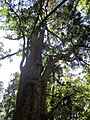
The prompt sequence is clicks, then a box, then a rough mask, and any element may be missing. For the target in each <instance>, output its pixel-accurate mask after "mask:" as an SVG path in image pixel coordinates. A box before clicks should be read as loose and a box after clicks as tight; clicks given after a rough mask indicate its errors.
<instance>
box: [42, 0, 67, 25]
mask: <svg viewBox="0 0 90 120" xmlns="http://www.w3.org/2000/svg"><path fill="white" fill-rule="evenodd" d="M66 1H67V0H63V1H62V2H61V3H60V4H58V5H57V6H56V7H55V8H54V9H53V10H52V11H51V12H50V13H49V14H47V15H46V17H45V18H44V19H43V20H42V21H41V23H40V26H41V25H42V23H44V22H45V21H46V20H47V19H48V18H49V17H50V16H51V15H52V14H53V13H54V12H55V11H56V10H57V9H58V8H59V7H60V6H62V5H63V4H64V3H65V2H66Z"/></svg>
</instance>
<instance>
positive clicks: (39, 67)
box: [1, 0, 90, 120]
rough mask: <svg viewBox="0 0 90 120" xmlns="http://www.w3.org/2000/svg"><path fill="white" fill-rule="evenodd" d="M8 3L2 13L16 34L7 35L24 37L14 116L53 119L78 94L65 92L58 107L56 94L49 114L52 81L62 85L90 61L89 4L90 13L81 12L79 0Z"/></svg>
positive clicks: (23, 119)
mask: <svg viewBox="0 0 90 120" xmlns="http://www.w3.org/2000/svg"><path fill="white" fill-rule="evenodd" d="M4 4H5V6H3V9H2V10H1V14H3V17H5V23H6V24H5V29H7V30H11V31H12V33H13V36H9V35H7V36H6V38H8V39H12V40H20V39H21V40H22V41H23V46H22V47H23V50H22V53H23V56H22V61H21V64H20V69H21V75H20V82H19V89H18V94H17V101H16V111H15V114H14V116H13V120H47V119H52V120H53V119H54V117H55V116H53V112H54V111H56V108H57V107H58V106H59V105H60V104H61V102H62V101H64V102H66V100H67V101H68V102H70V101H71V96H73V94H74V93H73V92H72V93H70V94H68V95H66V94H65V96H64V97H62V101H60V100H59V102H58V103H57V102H56V106H57V107H55V108H54V106H53V105H55V104H53V98H52V101H51V102H52V104H51V108H52V109H50V110H51V111H49V112H48V110H47V108H46V104H47V103H46V100H47V98H48V96H47V91H48V85H49V86H50V85H51V82H52V80H51V79H53V81H54V83H55V84H58V82H62V80H61V77H62V76H64V74H66V75H69V70H67V69H70V68H72V69H75V67H77V66H82V67H87V66H88V65H89V64H88V62H89V52H90V41H89V37H90V36H89V24H90V21H89V17H88V16H89V14H90V13H89V8H88V10H87V12H84V13H83V10H81V11H80V10H79V8H78V7H79V6H80V2H79V0H70V1H68V0H62V1H59V0H53V1H52V2H51V0H33V1H32V0H30V1H27V0H24V1H18V2H17V1H15V0H10V1H9V0H4ZM85 4H90V2H88V1H87V2H86V3H85ZM83 14H84V15H83ZM24 63H25V64H24ZM67 66H68V67H69V68H68V67H67ZM67 72H68V73H67ZM52 92H54V86H53V87H52ZM62 92H64V91H62ZM52 94H53V93H52ZM52 97H53V96H52ZM64 110H65V109H64ZM66 110H67V109H66ZM56 112H58V111H56ZM61 114H62V113H61ZM57 119H59V118H57ZM63 119H64V118H63ZM70 119H71V118H70Z"/></svg>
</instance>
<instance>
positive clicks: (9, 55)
mask: <svg viewBox="0 0 90 120" xmlns="http://www.w3.org/2000/svg"><path fill="white" fill-rule="evenodd" d="M19 52H21V50H18V51H17V52H15V53H12V54H8V55H6V56H3V57H1V58H0V60H3V59H5V58H8V57H11V56H13V55H16V54H18V53H19Z"/></svg>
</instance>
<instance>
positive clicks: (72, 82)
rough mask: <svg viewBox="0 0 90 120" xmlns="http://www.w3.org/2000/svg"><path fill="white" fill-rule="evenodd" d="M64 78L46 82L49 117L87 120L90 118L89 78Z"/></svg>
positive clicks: (87, 76)
mask: <svg viewBox="0 0 90 120" xmlns="http://www.w3.org/2000/svg"><path fill="white" fill-rule="evenodd" d="M85 77H86V79H85V78H82V79H81V78H80V77H78V78H74V77H72V76H71V77H70V76H64V77H62V79H61V77H60V78H57V79H56V77H55V79H56V80H55V79H53V78H52V79H51V80H50V82H48V87H47V90H48V91H47V102H46V103H47V109H48V111H49V112H50V117H52V116H53V118H55V119H61V120H65V119H67V120H71V119H74V120H80V119H82V120H88V117H89V116H90V81H89V80H90V76H89V74H88V73H86V75H85Z"/></svg>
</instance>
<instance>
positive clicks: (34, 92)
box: [13, 30, 47, 120]
mask: <svg viewBox="0 0 90 120" xmlns="http://www.w3.org/2000/svg"><path fill="white" fill-rule="evenodd" d="M44 32H45V30H42V31H41V32H38V33H36V34H33V37H32V41H31V54H30V56H28V57H27V60H26V64H25V66H24V68H23V69H22V71H21V76H20V82H19V89H18V95H17V101H16V112H15V114H14V116H13V120H47V116H46V108H45V100H46V87H47V82H46V80H45V78H43V77H42V76H41V69H42V56H41V54H42V46H43V40H44Z"/></svg>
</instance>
